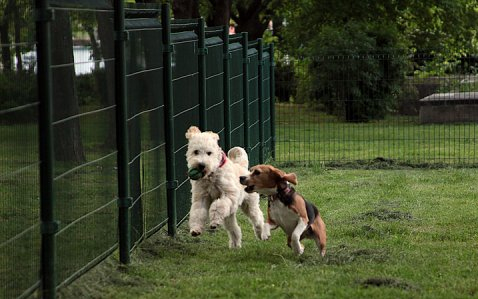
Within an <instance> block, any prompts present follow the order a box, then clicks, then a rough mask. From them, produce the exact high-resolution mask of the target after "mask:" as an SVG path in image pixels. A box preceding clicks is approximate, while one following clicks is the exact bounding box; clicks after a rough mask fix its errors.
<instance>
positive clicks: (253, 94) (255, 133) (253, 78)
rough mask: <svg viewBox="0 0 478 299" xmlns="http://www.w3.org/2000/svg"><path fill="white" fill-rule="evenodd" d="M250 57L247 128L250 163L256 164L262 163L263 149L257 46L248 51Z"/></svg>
mask: <svg viewBox="0 0 478 299" xmlns="http://www.w3.org/2000/svg"><path fill="white" fill-rule="evenodd" d="M247 57H248V65H247V67H248V72H249V78H248V81H249V82H248V84H249V100H248V107H249V126H248V128H247V130H248V131H249V136H250V155H249V164H250V165H256V164H259V163H261V161H260V159H259V156H260V154H259V151H260V150H261V140H260V136H259V126H260V125H261V124H260V119H259V93H258V92H259V89H258V85H259V72H258V66H259V61H258V58H259V57H258V51H257V49H256V48H250V49H249V50H248V51H247Z"/></svg>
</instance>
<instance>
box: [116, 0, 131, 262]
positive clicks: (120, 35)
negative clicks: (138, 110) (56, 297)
mask: <svg viewBox="0 0 478 299" xmlns="http://www.w3.org/2000/svg"><path fill="white" fill-rule="evenodd" d="M114 30H115V101H116V144H117V147H118V157H117V163H118V234H119V235H118V239H119V240H118V242H119V258H120V262H121V263H123V264H128V263H129V262H130V246H131V211H130V208H131V204H132V198H131V196H130V180H129V169H128V168H129V166H128V159H129V148H128V145H129V144H128V124H127V118H128V111H127V109H128V108H127V102H126V60H125V42H126V40H127V32H126V31H125V27H124V1H123V0H115V1H114Z"/></svg>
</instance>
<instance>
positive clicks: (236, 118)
mask: <svg viewBox="0 0 478 299" xmlns="http://www.w3.org/2000/svg"><path fill="white" fill-rule="evenodd" d="M242 50H243V48H242V44H241V43H240V42H239V41H236V42H231V43H230V44H229V67H230V73H229V83H230V99H231V100H230V102H231V111H234V112H233V113H231V146H241V147H245V146H246V144H245V141H244V106H243V105H244V89H243V80H244V72H243V68H242V66H243V62H244V60H243V58H242Z"/></svg>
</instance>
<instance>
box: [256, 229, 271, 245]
mask: <svg viewBox="0 0 478 299" xmlns="http://www.w3.org/2000/svg"><path fill="white" fill-rule="evenodd" d="M270 236H271V230H270V227H269V225H264V227H263V228H262V231H261V234H260V236H259V238H260V239H261V240H262V241H265V240H269V238H270Z"/></svg>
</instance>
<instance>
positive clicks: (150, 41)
mask: <svg viewBox="0 0 478 299" xmlns="http://www.w3.org/2000/svg"><path fill="white" fill-rule="evenodd" d="M111 3H112V2H110V1H90V0H55V1H50V4H51V5H52V7H53V8H54V11H55V12H54V18H52V19H51V20H50V19H49V18H48V16H49V15H48V14H47V13H46V14H45V15H42V18H46V19H45V20H43V19H42V22H43V21H45V22H50V33H51V40H49V41H50V42H51V51H52V52H51V65H49V66H48V70H49V71H50V72H51V77H52V78H51V79H52V81H51V87H52V90H51V97H50V96H45V95H44V94H43V95H42V96H40V94H39V92H37V90H36V89H37V78H38V77H37V76H39V74H37V68H36V64H37V60H36V55H35V53H36V51H35V46H36V45H37V43H36V42H35V41H34V39H33V36H34V31H32V29H33V28H35V19H34V14H33V11H34V7H33V3H32V2H31V1H27V0H23V1H9V2H8V5H12V7H11V8H9V9H13V10H12V15H11V18H10V16H9V17H8V18H7V16H3V18H4V19H5V20H6V19H8V22H7V23H8V24H9V27H8V26H7V27H8V30H9V31H8V33H9V34H4V33H3V32H1V33H0V38H1V52H0V55H1V58H2V60H1V68H0V89H1V90H0V91H1V92H0V134H1V137H2V138H0V158H1V159H0V182H1V184H0V195H1V197H2V199H3V201H2V203H1V204H0V219H1V220H5V221H2V226H1V228H0V230H1V235H0V285H1V286H2V288H1V289H0V290H1V292H0V297H1V298H22V297H27V296H29V295H31V294H32V293H33V292H35V291H36V290H37V289H38V288H39V287H41V286H40V279H41V278H42V273H46V272H45V271H41V270H42V269H40V264H41V261H40V250H41V249H40V242H41V236H42V231H41V229H40V228H41V227H42V224H41V223H40V221H39V220H40V219H39V214H40V203H52V204H53V213H52V215H53V217H52V218H53V219H48V220H45V219H43V220H44V221H45V223H43V224H44V226H43V228H44V230H43V233H44V234H48V235H49V236H50V235H53V236H54V240H55V242H52V243H48V244H51V245H52V246H54V247H52V249H54V252H53V251H48V252H49V255H46V256H49V257H51V258H52V259H51V261H54V265H53V264H50V265H52V267H51V271H52V273H50V272H48V274H47V276H49V278H54V280H53V282H54V284H51V287H52V288H54V287H53V286H54V285H55V286H56V288H57V289H60V288H62V287H64V286H66V285H67V284H69V283H70V282H72V281H73V280H74V279H76V278H77V277H79V276H80V275H82V274H83V273H85V272H86V271H88V270H89V269H91V268H92V267H94V266H95V265H96V264H98V263H99V262H100V261H101V260H102V259H104V258H106V257H107V256H109V255H110V254H111V253H112V252H113V251H114V250H115V249H116V248H117V247H118V238H119V236H118V231H119V230H118V224H119V222H120V221H122V219H119V217H118V215H119V213H118V210H119V206H120V207H121V208H122V211H124V206H125V205H128V203H129V201H128V200H127V198H121V199H118V191H119V189H122V190H124V188H120V186H119V185H118V179H119V177H118V176H119V175H121V174H120V173H119V171H118V165H119V164H118V162H117V159H118V156H119V154H118V153H123V149H122V145H123V144H124V143H123V141H124V140H126V139H124V136H123V135H122V134H120V133H119V132H120V131H121V130H117V126H118V128H120V127H119V126H120V125H124V124H123V123H119V121H120V120H121V117H122V116H119V115H120V114H121V113H119V111H120V109H119V108H118V107H120V106H119V105H122V99H119V97H118V96H117V95H118V93H119V92H117V91H118V90H117V88H118V84H123V83H124V84H125V85H124V86H125V90H126V94H125V98H126V99H125V100H126V111H127V112H128V113H127V116H126V127H127V135H128V137H129V138H128V143H126V147H127V152H128V154H129V155H128V156H127V160H128V175H129V186H128V187H129V191H130V195H131V198H132V206H131V209H130V210H129V212H130V215H131V218H130V219H131V226H130V227H128V228H127V231H128V232H130V233H131V242H130V244H127V245H129V246H126V249H130V250H133V249H134V248H135V247H136V246H137V245H138V244H139V243H140V242H141V241H142V240H143V239H144V238H146V237H148V236H150V235H151V234H153V233H154V232H156V231H157V230H158V229H160V228H161V227H163V226H164V225H165V224H166V223H168V220H170V219H172V218H174V219H177V222H176V223H174V225H175V226H176V225H179V224H181V223H182V222H183V221H184V220H185V219H186V217H187V214H188V212H189V206H190V184H189V179H188V177H187V166H186V158H185V153H186V148H187V140H186V138H185V135H184V134H185V132H186V130H187V129H188V128H189V126H191V125H196V126H201V122H203V123H205V128H202V129H203V130H212V131H215V132H217V133H218V134H219V135H220V138H221V139H220V145H221V146H222V147H223V149H224V150H226V151H227V150H228V148H227V144H226V140H230V142H231V145H232V146H245V145H246V138H245V135H246V133H249V130H250V131H251V132H252V133H251V134H249V139H248V140H249V142H250V144H251V145H252V146H251V147H250V148H249V150H250V157H251V159H252V163H256V162H259V160H260V157H259V152H260V150H261V148H262V147H261V145H260V144H261V142H260V140H259V138H260V136H259V135H260V134H259V128H260V124H261V123H265V124H266V126H268V125H269V126H270V125H271V123H270V121H269V120H270V116H267V115H263V114H264V113H265V114H267V113H269V110H264V111H262V113H259V107H260V104H261V103H263V104H264V106H270V99H271V96H270V92H269V91H268V90H263V92H262V94H263V98H262V100H261V97H260V94H259V91H258V87H259V86H263V87H264V88H266V86H268V85H270V72H269V70H264V72H263V74H264V76H263V77H262V79H261V76H260V74H259V72H258V69H257V68H258V66H259V65H260V64H259V61H258V57H259V55H258V49H257V43H256V44H255V45H254V46H251V48H250V49H249V52H250V53H249V54H250V55H249V59H247V60H246V61H245V60H244V56H243V55H244V53H245V52H246V51H247V50H248V49H245V43H244V41H243V40H242V39H241V35H237V36H236V37H237V38H236V40H235V41H233V42H232V43H231V44H228V47H226V45H225V43H226V38H225V37H224V35H223V34H224V33H225V32H226V30H225V29H226V28H223V27H210V28H207V29H205V31H206V39H205V40H204V44H205V49H200V48H199V35H200V32H202V31H201V30H200V27H199V26H200V24H201V21H200V20H180V21H179V20H176V21H173V22H172V34H171V42H172V47H171V48H169V47H168V48H167V49H166V48H164V47H165V45H164V44H163V42H164V40H163V35H164V34H165V31H164V27H163V26H164V24H161V22H160V9H159V8H158V6H157V5H150V4H141V5H127V6H126V10H125V17H126V18H125V20H124V25H125V29H126V34H125V35H124V36H120V35H119V32H116V31H115V27H114V26H115V24H114V18H115V11H114V8H113V7H112V5H111ZM1 5H4V7H1ZM5 5H7V3H3V4H1V3H0V9H3V10H4V11H5V10H7V7H6V6H5ZM8 5H7V6H8ZM17 13H18V15H21V18H24V19H20V20H18V19H16V18H15V16H16V14H17ZM168 21H169V20H168ZM4 24H5V23H4ZM4 28H5V27H2V29H4ZM7 37H8V38H10V39H12V40H7ZM121 37H124V38H125V57H126V60H125V61H124V63H125V71H126V72H125V78H124V82H123V80H122V79H119V78H118V76H117V74H118V72H117V70H115V67H116V66H118V64H119V63H120V62H121V61H120V60H118V59H117V57H116V56H115V55H116V53H118V52H117V49H115V42H117V41H118V38H121ZM45 41H46V40H45ZM45 41H44V40H42V45H43V42H45ZM201 41H202V40H201ZM42 49H43V48H42ZM224 49H229V53H228V54H224ZM168 51H171V53H172V58H173V59H172V63H171V68H172V75H173V77H172V82H171V83H172V94H173V102H172V103H173V107H172V111H173V119H172V121H173V123H174V136H172V137H173V139H174V144H175V147H174V152H173V153H172V154H173V155H174V158H175V161H176V164H175V165H174V168H175V172H176V177H174V178H172V180H173V181H167V179H166V173H167V169H166V165H167V163H166V157H167V156H168V155H170V153H167V152H166V151H167V146H166V143H165V140H168V138H166V134H167V132H166V128H167V127H166V126H167V125H168V124H169V120H167V119H166V114H167V113H166V108H167V104H166V103H165V98H164V96H165V94H166V91H165V89H166V88H167V87H169V83H170V82H163V81H164V78H165V68H166V66H165V63H164V62H163V57H164V56H163V54H164V53H166V52H167V53H169V52H168ZM201 53H202V54H201ZM201 55H203V57H204V58H205V68H202V67H201V68H200V67H199V60H200V56H201ZM266 55H267V54H266ZM268 63H269V62H264V63H263V64H264V65H265V66H269V64H268ZM225 65H226V66H228V67H229V71H228V72H227V73H226V66H225ZM167 66H168V67H169V65H167ZM246 67H247V71H248V72H246V73H245V72H244V70H245V69H246ZM43 71H44V70H42V74H44V72H43ZM268 72H269V73H268ZM247 73H250V75H249V77H246V74H247ZM47 77H48V76H47ZM201 78H204V79H205V81H204V84H202V83H201V84H200V83H199V80H200V79H201ZM248 78H250V80H247V79H248ZM166 83H168V85H167V86H165V85H166ZM225 83H229V84H230V93H229V96H230V107H226V105H227V101H226V98H225V96H227V95H228V94H227V93H226V92H225V90H226V89H225V88H226V87H225V85H224V84H225ZM261 84H262V85H261ZM120 86H121V85H120ZM201 86H204V87H205V90H202V89H201V88H202V87H201ZM245 87H248V89H249V90H250V92H249V93H248V94H249V97H247V98H246V97H245V92H244V89H245ZM202 91H204V92H205V93H204V94H205V106H201V105H202V103H200V97H199V94H200V93H201V92H202ZM40 98H41V99H42V100H41V101H42V104H43V103H45V104H46V103H49V101H50V100H51V106H52V116H53V120H52V124H51V126H50V124H45V127H47V128H49V129H50V128H51V131H52V135H53V136H52V140H53V144H52V147H53V152H52V157H51V158H52V161H53V162H52V163H49V159H47V160H48V161H44V162H43V164H42V163H40V161H39V158H38V157H39V148H44V147H43V146H44V144H42V143H41V142H42V140H40V137H39V135H42V136H46V135H47V132H44V130H41V132H39V125H38V121H39V105H40V100H39V99H40ZM249 101H250V103H249ZM266 102H267V103H266ZM45 107H46V106H45ZM203 107H204V110H202V109H203ZM227 108H229V109H227ZM264 109H268V108H264ZM201 110H202V111H205V116H206V117H205V118H206V119H205V120H204V119H201V116H200V114H201V113H200V112H201ZM44 111H45V110H44ZM228 111H229V112H228ZM245 111H247V112H249V118H248V119H245V118H244V112H245ZM226 114H228V115H229V114H230V115H229V116H228V119H230V122H231V123H230V124H229V123H228V122H227V121H226V120H227V119H226V118H227V116H226ZM260 117H264V119H265V120H261V119H260ZM246 123H247V126H246ZM49 126H50V127H49ZM121 127H122V126H121ZM43 128H44V127H43V126H42V129H43ZM168 129H169V128H168ZM246 129H247V130H246ZM47 131H48V132H50V130H47ZM270 132H271V129H270V128H265V132H264V135H265V139H267V141H264V142H263V144H264V149H266V150H267V151H268V148H269V147H270V145H268V144H269V143H270V140H272V137H271V136H270ZM266 155H267V154H266ZM45 156H47V153H45ZM169 157H171V156H169ZM47 162H48V163H47ZM122 162H123V160H122ZM40 165H42V166H43V165H48V166H51V167H52V172H53V178H52V181H51V182H49V181H46V180H44V181H43V182H44V183H45V187H46V188H50V187H51V188H52V191H53V197H52V198H46V197H45V196H43V195H42V196H41V198H39V197H40V186H39V184H40V173H39V168H40V167H39V166H40ZM121 165H122V164H121ZM41 169H42V170H44V169H45V168H41ZM125 178H126V176H124V175H122V176H121V179H122V180H125ZM167 188H169V189H167ZM173 189H174V190H173ZM42 190H43V189H42ZM48 190H50V189H48ZM171 190H173V191H174V192H175V193H174V192H173V193H171V194H173V195H175V198H176V210H174V211H170V210H168V206H167V202H168V198H167V194H169V193H168V192H170V191H171ZM167 191H168V192H167ZM42 194H43V193H42ZM48 206H49V204H48ZM121 208H120V209H121ZM43 209H45V208H44V207H43ZM170 213H176V214H174V217H170ZM121 215H123V214H121ZM50 221H52V222H50ZM56 222H58V224H59V227H58V231H56V227H55V225H54V224H55V223H56ZM120 239H121V240H127V238H125V239H122V238H120ZM45 243H47V242H45ZM122 244H123V243H122ZM121 247H122V246H121ZM44 250H45V251H47V250H46V249H44ZM120 250H121V248H120ZM122 252H123V251H122ZM120 256H121V254H120ZM50 276H51V277H50ZM49 281H52V280H49ZM49 291H51V289H50V290H49Z"/></svg>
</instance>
